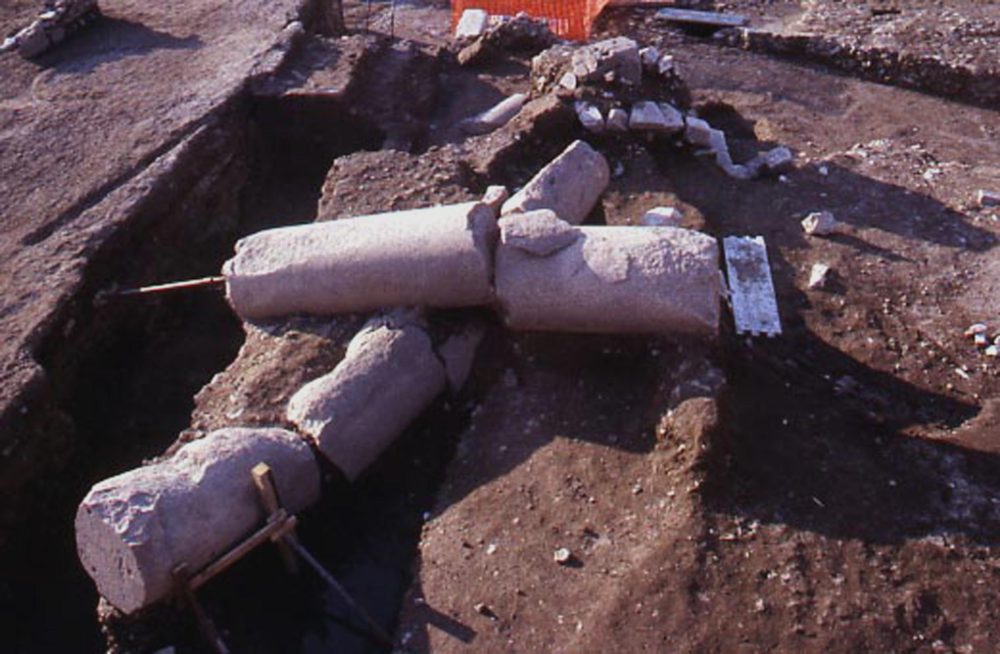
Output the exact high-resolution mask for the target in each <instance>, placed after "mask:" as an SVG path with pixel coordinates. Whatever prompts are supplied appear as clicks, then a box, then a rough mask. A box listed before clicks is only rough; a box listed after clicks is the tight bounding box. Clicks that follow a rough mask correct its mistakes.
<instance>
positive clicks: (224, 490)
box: [76, 428, 320, 613]
mask: <svg viewBox="0 0 1000 654" xmlns="http://www.w3.org/2000/svg"><path fill="white" fill-rule="evenodd" d="M262 462H263V463H267V464H268V465H269V466H270V467H271V470H272V471H273V473H274V479H275V482H276V484H277V487H278V493H279V495H280V499H281V501H282V504H283V505H284V506H285V507H286V508H287V509H288V510H289V511H291V512H293V513H294V512H297V511H301V510H302V509H304V508H306V507H307V506H309V505H310V504H312V503H313V502H315V501H316V500H318V499H319V495H320V475H319V466H318V465H317V463H316V460H315V457H314V456H313V453H312V450H310V448H309V445H308V444H307V443H306V442H305V440H303V439H302V438H301V437H300V436H298V435H297V434H293V433H292V432H289V431H285V430H283V429H266V428H255V429H243V428H232V429H221V430H218V431H214V432H212V433H210V434H209V435H208V436H206V437H205V438H203V439H201V440H197V441H194V442H191V443H188V444H187V445H185V446H184V447H182V448H181V449H180V450H179V451H178V453H177V454H176V456H174V457H173V458H171V459H168V460H166V461H164V462H162V463H157V464H154V465H150V466H145V467H143V468H137V469H135V470H130V471H129V472H126V473H123V474H120V475H118V476H117V477H112V478H111V479H106V480H105V481H102V482H100V483H99V484H97V485H95V486H94V487H93V488H92V489H91V490H90V492H89V493H87V496H86V497H85V498H84V499H83V502H81V503H80V507H79V509H78V510H77V514H76V542H77V551H78V553H79V556H80V561H81V563H83V567H84V569H85V570H86V571H87V574H89V575H90V576H91V577H92V578H93V579H94V581H95V582H96V584H97V590H98V592H100V593H101V595H102V596H104V597H105V598H106V599H107V600H108V601H109V602H111V603H112V604H113V605H115V606H116V607H117V608H119V609H121V610H122V611H124V612H125V613H131V612H133V611H135V610H137V609H140V608H142V607H144V606H147V605H149V604H152V603H153V602H156V601H158V600H160V599H163V598H164V597H166V596H167V595H169V594H170V593H171V591H172V584H173V581H172V578H171V571H172V570H173V568H174V567H175V566H177V565H179V564H181V563H186V564H188V566H189V567H190V568H191V569H192V570H198V569H199V568H201V567H203V566H204V565H206V564H208V563H210V562H211V561H212V560H214V559H215V558H217V557H218V556H219V555H221V554H223V553H224V552H225V551H226V550H227V549H229V548H230V547H231V546H232V545H234V544H235V543H236V542H237V541H239V539H241V538H242V537H244V536H245V535H246V534H248V533H249V532H250V531H252V530H253V529H254V528H255V527H257V526H259V525H260V524H262V522H263V520H264V519H265V515H264V512H263V510H262V509H261V508H260V500H259V499H258V497H257V493H256V491H255V489H254V484H253V480H252V479H251V476H250V471H251V469H252V468H253V467H254V466H255V465H257V464H258V463H262Z"/></svg>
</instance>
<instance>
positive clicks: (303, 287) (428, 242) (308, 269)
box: [223, 202, 497, 320]
mask: <svg viewBox="0 0 1000 654" xmlns="http://www.w3.org/2000/svg"><path fill="white" fill-rule="evenodd" d="M496 237H497V226H496V208H495V207H494V206H491V205H489V204H486V203H482V202H469V203H465V204H456V205H448V206H442V207H430V208H426V209H416V210H412V211H398V212H394V213H384V214H377V215H372V216H361V217H357V218H350V219H347V220H336V221H331V222H326V223H318V224H309V225H297V226H294V227H283V228H279V229H271V230H267V231H263V232H259V233H257V234H253V235H252V236H248V237H247V238H244V239H242V240H241V241H239V242H238V243H237V244H236V256H234V257H233V258H232V259H230V260H229V261H227V262H226V264H225V265H224V267H223V275H224V276H225V278H226V295H227V297H228V298H229V302H230V304H232V306H233V309H234V310H235V311H236V313H238V314H239V315H240V316H241V317H242V318H244V319H245V320H262V319H267V318H274V317H279V316H286V315H289V314H294V313H305V314H314V315H328V314H340V313H360V312H365V311H372V310H378V309H384V308H390V307H398V306H426V307H437V308H446V307H447V308H453V307H468V306H479V305H485V304H489V303H490V302H492V300H493V288H492V284H491V282H492V269H493V250H494V248H495V244H496Z"/></svg>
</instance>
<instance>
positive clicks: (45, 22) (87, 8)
mask: <svg viewBox="0 0 1000 654" xmlns="http://www.w3.org/2000/svg"><path fill="white" fill-rule="evenodd" d="M100 15H101V10H100V8H98V6H97V0H46V2H45V9H44V11H43V12H42V13H41V14H39V16H38V18H36V19H35V21H34V22H33V23H31V24H30V25H28V26H27V27H25V28H24V29H22V30H20V31H18V32H16V33H15V34H14V35H13V36H9V37H7V38H6V39H4V41H3V43H2V44H0V52H8V51H11V50H17V52H18V54H20V55H21V56H22V57H26V58H33V57H37V56H39V55H41V54H43V53H45V52H46V51H48V50H49V49H50V48H52V47H54V46H55V45H57V44H59V43H61V42H62V41H64V40H65V39H66V38H67V37H69V36H71V35H72V34H73V33H75V32H78V31H79V30H81V29H82V28H84V27H86V26H87V25H89V24H90V23H92V22H94V21H95V20H97V19H98V18H99V17H100Z"/></svg>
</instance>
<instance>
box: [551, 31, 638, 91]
mask: <svg viewBox="0 0 1000 654" xmlns="http://www.w3.org/2000/svg"><path fill="white" fill-rule="evenodd" d="M569 64H570V72H572V73H573V74H574V75H576V78H577V79H578V80H580V81H581V82H585V83H586V82H605V83H608V84H613V83H620V84H626V85H631V86H638V85H640V84H641V83H642V63H641V62H640V60H639V46H638V45H637V44H636V42H635V41H633V40H632V39H630V38H626V37H623V36H617V37H614V38H611V39H605V40H604V41H597V42H596V43H589V44H587V45H584V46H582V47H579V48H576V49H575V50H574V51H573V54H572V56H571V57H570V61H569Z"/></svg>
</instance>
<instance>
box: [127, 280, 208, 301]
mask: <svg viewBox="0 0 1000 654" xmlns="http://www.w3.org/2000/svg"><path fill="white" fill-rule="evenodd" d="M225 282H226V278H225V277H202V278H201V279H188V280H186V281H183V282H170V283H168V284H154V285H152V286H140V287H139V288H126V289H122V290H120V291H108V292H107V295H114V296H120V297H124V296H129V295H152V294H156V293H168V292H170V291H183V290H188V289H192V288H205V287H209V286H219V285H221V284H224V283H225Z"/></svg>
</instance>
